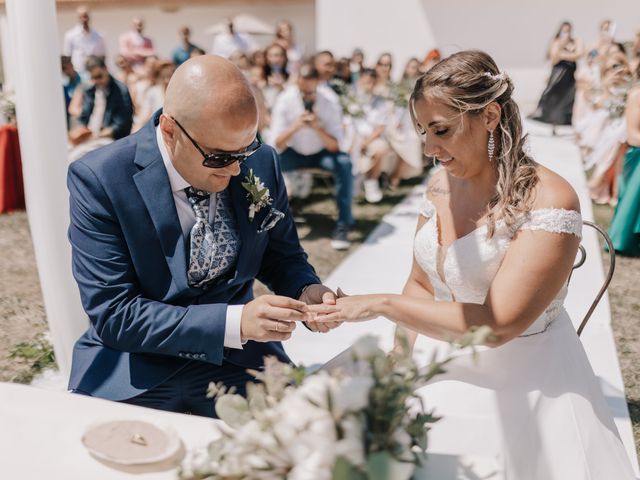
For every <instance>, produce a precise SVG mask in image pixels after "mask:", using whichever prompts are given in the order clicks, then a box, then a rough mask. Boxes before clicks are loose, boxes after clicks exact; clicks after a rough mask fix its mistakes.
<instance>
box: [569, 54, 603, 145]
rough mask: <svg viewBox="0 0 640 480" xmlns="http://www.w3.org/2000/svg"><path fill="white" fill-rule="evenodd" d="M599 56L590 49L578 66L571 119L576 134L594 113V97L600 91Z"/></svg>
mask: <svg viewBox="0 0 640 480" xmlns="http://www.w3.org/2000/svg"><path fill="white" fill-rule="evenodd" d="M597 56H598V51H597V50H595V49H592V50H589V52H588V53H587V56H586V59H585V61H584V62H582V64H581V65H580V66H579V67H578V69H577V71H576V74H575V78H576V96H575V101H574V104H573V114H572V118H571V119H572V122H573V125H574V130H575V131H576V134H580V131H581V128H582V126H583V125H584V119H585V118H588V117H589V116H590V115H592V114H593V113H594V109H595V107H594V103H595V102H594V98H595V96H597V95H598V94H599V93H600V89H601V82H600V64H599V62H598V61H597Z"/></svg>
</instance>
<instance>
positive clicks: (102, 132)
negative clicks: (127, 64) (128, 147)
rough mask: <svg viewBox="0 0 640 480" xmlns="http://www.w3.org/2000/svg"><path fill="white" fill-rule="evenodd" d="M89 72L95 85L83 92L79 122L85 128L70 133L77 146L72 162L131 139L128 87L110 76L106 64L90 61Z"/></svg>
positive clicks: (88, 63)
mask: <svg viewBox="0 0 640 480" xmlns="http://www.w3.org/2000/svg"><path fill="white" fill-rule="evenodd" d="M86 70H87V73H88V74H89V75H90V79H91V83H92V85H91V86H89V87H87V88H86V90H85V92H84V103H83V108H82V113H81V115H80V117H79V119H78V120H79V123H80V124H81V125H82V126H81V127H79V128H78V129H74V130H71V131H70V132H69V140H70V142H71V143H72V144H73V145H75V146H76V149H75V151H73V152H72V153H71V158H72V159H77V158H79V157H80V156H82V155H83V154H85V153H87V152H88V151H90V150H93V149H95V148H98V147H100V146H103V145H106V144H107V143H110V142H112V141H113V140H117V139H119V138H122V137H125V136H127V135H129V133H130V132H131V125H132V123H133V107H132V104H131V98H130V96H129V91H128V89H127V86H126V85H125V84H123V83H121V82H119V81H118V80H116V79H115V78H113V77H112V76H111V74H110V73H109V71H108V70H107V67H106V65H105V63H104V60H103V59H102V58H99V57H89V58H88V59H87V64H86ZM79 146H80V147H81V148H78V147H79Z"/></svg>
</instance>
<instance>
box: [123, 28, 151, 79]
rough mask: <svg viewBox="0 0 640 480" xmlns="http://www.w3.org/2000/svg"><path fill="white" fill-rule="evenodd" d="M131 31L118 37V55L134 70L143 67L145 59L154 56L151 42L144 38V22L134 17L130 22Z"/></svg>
mask: <svg viewBox="0 0 640 480" xmlns="http://www.w3.org/2000/svg"><path fill="white" fill-rule="evenodd" d="M131 25H132V29H131V30H129V31H128V32H125V33H123V34H122V35H120V54H121V55H122V56H123V57H124V58H126V59H127V60H128V61H129V63H130V64H131V67H132V68H133V69H134V70H138V69H139V68H141V67H142V66H143V65H144V61H145V60H146V59H147V57H150V56H154V55H155V50H154V49H153V41H152V40H151V39H150V38H149V37H145V36H144V34H143V32H144V21H143V20H142V18H140V17H134V18H133V20H132V21H131Z"/></svg>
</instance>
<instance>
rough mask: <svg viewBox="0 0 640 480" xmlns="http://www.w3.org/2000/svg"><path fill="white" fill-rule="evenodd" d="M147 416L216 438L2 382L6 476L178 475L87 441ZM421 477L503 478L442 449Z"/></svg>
mask: <svg viewBox="0 0 640 480" xmlns="http://www.w3.org/2000/svg"><path fill="white" fill-rule="evenodd" d="M122 419H125V420H144V421H148V422H150V423H153V424H155V425H158V426H168V427H171V428H173V429H174V430H175V431H176V432H178V433H179V435H180V437H181V438H182V441H183V443H184V446H185V447H186V449H191V448H196V447H199V446H203V445H206V444H207V443H208V442H209V441H211V440H213V439H214V438H216V431H215V429H214V425H215V423H216V421H215V420H210V419H207V418H202V417H197V416H191V415H181V414H177V413H168V412H161V411H158V410H151V409H147V408H142V407H136V406H133V405H126V404H121V403H116V402H110V401H106V400H100V399H96V398H90V397H85V396H81V395H74V394H70V393H64V392H51V391H46V390H41V389H38V388H35V387H28V386H24V385H18V384H11V383H0V478H7V479H9V478H11V479H13V478H16V479H17V478H19V479H20V480H31V479H34V480H35V479H38V480H42V479H55V480H58V479H60V480H62V479H64V480H75V479H78V480H88V479H91V480H102V479H105V480H119V479H132V478H137V479H141V480H143V479H154V480H164V479H176V478H177V474H176V466H177V463H176V461H174V462H173V464H172V463H171V462H168V463H166V464H163V465H161V466H157V465H155V466H153V467H128V468H125V467H118V468H117V469H116V468H115V466H110V465H108V464H106V463H103V462H100V461H98V460H96V459H95V458H93V457H92V456H91V455H90V454H89V452H88V451H87V450H86V449H85V448H84V446H83V445H82V443H81V438H82V434H83V432H84V431H85V429H86V428H87V427H88V426H90V425H91V424H93V423H96V422H103V421H109V420H122ZM416 478H425V479H433V478H437V479H438V480H471V479H477V478H483V479H487V480H500V479H501V477H500V476H499V474H497V473H496V465H495V464H494V462H492V461H491V460H490V459H487V458H479V457H474V458H471V457H459V456H456V455H447V454H446V453H442V452H440V453H438V454H433V455H430V456H429V461H428V462H427V463H426V466H425V468H424V469H422V470H420V471H419V472H418V473H417V475H416Z"/></svg>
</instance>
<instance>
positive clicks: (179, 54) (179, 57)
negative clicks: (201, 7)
mask: <svg viewBox="0 0 640 480" xmlns="http://www.w3.org/2000/svg"><path fill="white" fill-rule="evenodd" d="M190 37H191V30H190V29H189V27H182V28H181V29H180V39H181V40H182V41H181V43H180V45H178V46H177V47H176V48H175V50H174V51H173V55H172V58H173V63H175V65H176V67H177V66H180V65H182V64H183V63H184V62H186V61H187V60H189V58H191V52H193V50H195V49H196V48H199V47H197V46H195V45H194V44H193V43H191V40H190Z"/></svg>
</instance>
